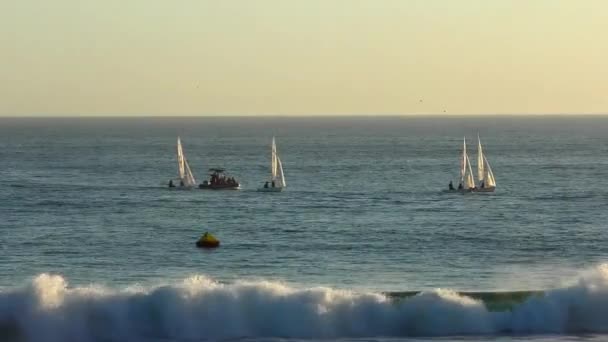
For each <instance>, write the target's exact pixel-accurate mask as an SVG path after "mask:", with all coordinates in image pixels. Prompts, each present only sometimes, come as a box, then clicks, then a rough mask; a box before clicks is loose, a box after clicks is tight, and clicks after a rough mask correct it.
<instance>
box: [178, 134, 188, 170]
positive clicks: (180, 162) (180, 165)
mask: <svg viewBox="0 0 608 342" xmlns="http://www.w3.org/2000/svg"><path fill="white" fill-rule="evenodd" d="M177 174H178V177H179V179H184V176H185V174H186V171H185V168H184V151H183V149H182V141H181V139H180V138H179V137H177Z"/></svg>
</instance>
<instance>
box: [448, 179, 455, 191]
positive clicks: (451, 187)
mask: <svg viewBox="0 0 608 342" xmlns="http://www.w3.org/2000/svg"><path fill="white" fill-rule="evenodd" d="M448 187H449V189H450V190H454V184H452V181H450V185H448Z"/></svg>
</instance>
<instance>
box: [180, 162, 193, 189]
mask: <svg viewBox="0 0 608 342" xmlns="http://www.w3.org/2000/svg"><path fill="white" fill-rule="evenodd" d="M184 167H185V169H186V175H185V177H184V178H183V180H184V186H187V187H191V186H195V185H196V179H194V175H193V174H192V170H190V165H189V164H188V161H187V160H186V159H185V158H184Z"/></svg>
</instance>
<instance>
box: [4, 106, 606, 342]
mask: <svg viewBox="0 0 608 342" xmlns="http://www.w3.org/2000/svg"><path fill="white" fill-rule="evenodd" d="M606 132H608V117H600V116H582V115H580V116H577V115H572V116H535V117H525V116H482V117H479V116H462V117H457V116H448V117H319V118H317V117H310V118H299V117H295V118H290V117H228V118H216V117H202V118H0V186H1V190H0V203H2V205H1V206H0V340H2V341H13V340H14V341H209V340H231V341H233V340H238V341H257V340H260V339H262V340H266V341H285V340H287V341H300V340H317V339H323V340H329V341H338V340H339V341H347V340H348V341H350V340H355V341H401V340H407V341H410V340H440V341H445V340H459V341H468V340H474V341H485V340H493V339H501V340H506V341H517V340H528V339H533V340H537V341H545V340H547V341H551V340H555V339H558V340H563V341H569V340H577V341H579V340H594V341H601V340H607V339H608V231H607V229H606V228H607V222H608V211H607V210H606V204H607V203H608V188H607V187H605V186H604V184H603V183H604V180H606V179H608V135H606ZM478 134H479V136H480V137H481V141H482V144H483V146H484V152H485V154H486V157H487V158H488V161H489V162H490V164H491V166H492V170H493V172H494V176H495V178H496V182H497V189H496V192H494V193H483V194H482V193H470V194H459V193H446V192H444V190H446V189H447V186H448V183H449V182H450V180H452V181H454V182H455V183H456V184H457V182H458V173H459V167H460V165H459V163H460V161H459V158H460V157H459V156H460V153H461V150H462V139H463V137H465V136H466V138H467V143H468V151H469V154H470V156H471V161H472V163H473V167H475V164H476V158H475V156H476V146H477V136H478ZM177 136H180V137H181V140H182V144H183V148H184V151H185V154H186V156H187V158H188V161H189V164H190V167H191V168H192V171H193V173H194V176H195V177H196V178H197V181H198V182H202V181H203V180H205V179H207V178H208V169H209V168H213V167H223V168H226V169H227V171H228V172H229V173H230V174H231V175H232V176H234V177H235V178H236V179H237V180H238V181H240V183H241V187H242V188H241V190H238V191H211V190H198V189H193V190H189V191H187V190H186V191H184V190H182V191H180V190H171V189H169V188H168V187H167V182H168V180H169V179H171V178H175V177H176V175H177V162H176V155H175V154H176V153H175V150H176V138H177ZM273 136H275V137H276V142H277V148H278V153H279V155H280V157H281V161H282V164H283V168H284V171H285V178H286V182H287V187H286V189H285V191H283V192H281V193H260V192H257V191H256V189H257V188H258V187H260V186H262V185H263V184H264V181H266V180H267V179H268V178H269V173H270V142H271V139H272V137H273ZM206 231H209V232H211V233H212V234H214V235H215V236H216V237H217V238H218V239H219V240H220V241H221V246H220V247H219V248H217V249H214V250H202V249H198V248H196V247H195V242H196V240H197V239H198V238H199V237H200V236H201V234H202V233H204V232H206Z"/></svg>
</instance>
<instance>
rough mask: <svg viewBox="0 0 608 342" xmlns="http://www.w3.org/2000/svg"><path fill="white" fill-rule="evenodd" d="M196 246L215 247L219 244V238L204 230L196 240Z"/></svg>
mask: <svg viewBox="0 0 608 342" xmlns="http://www.w3.org/2000/svg"><path fill="white" fill-rule="evenodd" d="M196 246H197V247H203V248H215V247H219V246H220V240H218V239H216V238H215V236H213V235H211V234H210V233H209V232H205V234H203V236H201V238H200V239H198V241H196Z"/></svg>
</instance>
